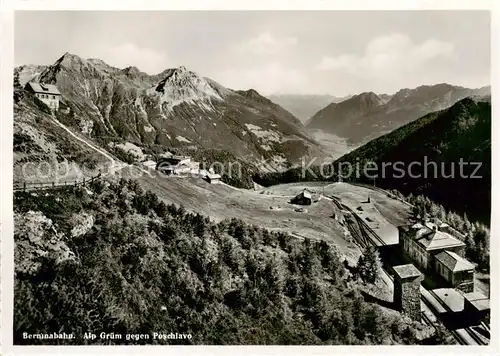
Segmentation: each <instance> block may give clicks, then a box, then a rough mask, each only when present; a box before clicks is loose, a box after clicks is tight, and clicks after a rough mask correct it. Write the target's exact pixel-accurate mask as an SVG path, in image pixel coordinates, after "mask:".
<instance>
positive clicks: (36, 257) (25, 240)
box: [14, 211, 76, 274]
mask: <svg viewBox="0 0 500 356" xmlns="http://www.w3.org/2000/svg"><path fill="white" fill-rule="evenodd" d="M14 240H15V249H14V266H15V272H16V273H22V274H34V273H36V271H38V269H39V268H40V266H41V265H42V259H43V258H44V257H46V258H52V259H53V260H54V261H55V262H56V263H61V262H63V261H68V260H72V261H75V260H76V258H75V255H74V253H73V252H72V251H71V250H70V248H69V247H68V245H67V244H66V242H65V237H64V235H63V234H62V233H59V232H57V231H56V229H55V228H54V225H53V223H52V220H50V219H48V218H47V217H46V216H44V215H43V214H42V213H41V212H36V211H28V212H27V213H25V214H15V215H14Z"/></svg>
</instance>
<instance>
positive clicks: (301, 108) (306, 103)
mask: <svg viewBox="0 0 500 356" xmlns="http://www.w3.org/2000/svg"><path fill="white" fill-rule="evenodd" d="M348 98H350V96H345V97H336V96H333V95H314V94H310V95H300V94H273V95H270V96H269V99H271V100H272V101H273V102H275V103H277V104H278V105H280V106H281V107H283V108H284V109H286V110H288V111H290V112H291V113H292V114H294V115H295V116H296V117H297V118H299V120H300V121H302V122H303V123H305V122H306V121H307V120H309V119H310V118H311V116H313V115H314V114H315V113H316V112H318V110H320V109H321V108H324V107H325V106H326V105H328V104H330V103H339V102H341V101H343V100H346V99H348Z"/></svg>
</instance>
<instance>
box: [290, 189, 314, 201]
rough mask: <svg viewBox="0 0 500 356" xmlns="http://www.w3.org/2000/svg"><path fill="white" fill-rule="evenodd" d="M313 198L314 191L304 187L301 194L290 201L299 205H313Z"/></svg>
mask: <svg viewBox="0 0 500 356" xmlns="http://www.w3.org/2000/svg"><path fill="white" fill-rule="evenodd" d="M312 200H313V197H312V193H311V192H310V191H309V190H307V189H304V190H303V191H302V192H301V193H300V194H299V195H297V196H296V197H295V198H293V199H292V200H290V203H292V204H298V205H311V203H312Z"/></svg>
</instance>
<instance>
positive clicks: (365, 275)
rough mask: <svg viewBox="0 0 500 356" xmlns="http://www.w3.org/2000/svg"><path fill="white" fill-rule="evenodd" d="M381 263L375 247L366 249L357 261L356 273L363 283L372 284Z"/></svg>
mask: <svg viewBox="0 0 500 356" xmlns="http://www.w3.org/2000/svg"><path fill="white" fill-rule="evenodd" d="M381 267H382V263H381V261H380V256H379V254H378V251H377V249H376V248H375V247H373V246H370V247H367V248H366V249H365V250H364V251H363V254H362V255H361V256H359V260H358V273H359V276H360V277H361V279H362V280H363V282H365V283H374V282H375V281H376V279H377V276H378V273H379V270H380V268H381Z"/></svg>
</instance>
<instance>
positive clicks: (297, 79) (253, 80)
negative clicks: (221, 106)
mask: <svg viewBox="0 0 500 356" xmlns="http://www.w3.org/2000/svg"><path fill="white" fill-rule="evenodd" d="M217 78H218V81H220V83H221V84H223V85H224V86H227V87H229V88H232V89H235V90H239V89H241V90H247V89H251V88H254V89H257V90H258V91H259V92H261V94H264V95H268V94H271V93H278V92H283V91H285V92H301V91H303V88H304V85H305V82H306V79H307V78H306V76H305V74H304V73H303V71H299V70H297V69H294V68H288V67H285V66H283V65H282V64H280V63H278V62H272V63H269V64H265V65H263V66H260V67H252V68H239V69H228V70H224V71H222V72H220V73H218V74H217Z"/></svg>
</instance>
